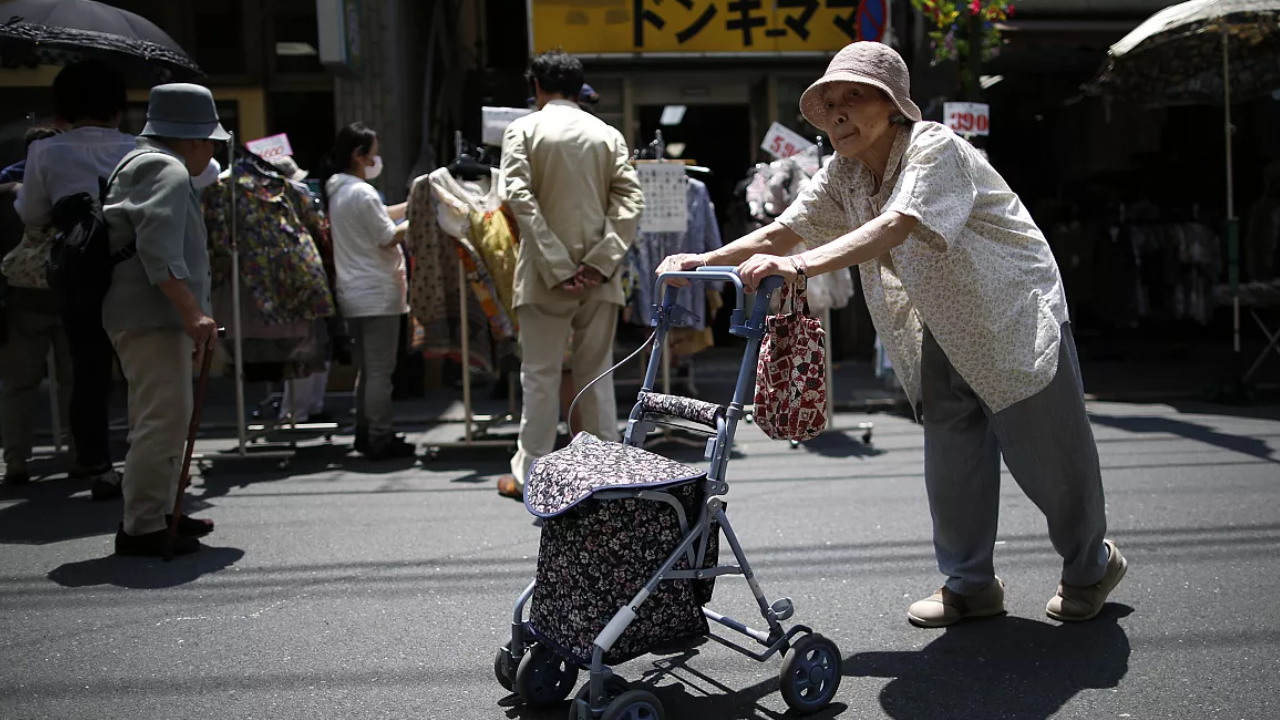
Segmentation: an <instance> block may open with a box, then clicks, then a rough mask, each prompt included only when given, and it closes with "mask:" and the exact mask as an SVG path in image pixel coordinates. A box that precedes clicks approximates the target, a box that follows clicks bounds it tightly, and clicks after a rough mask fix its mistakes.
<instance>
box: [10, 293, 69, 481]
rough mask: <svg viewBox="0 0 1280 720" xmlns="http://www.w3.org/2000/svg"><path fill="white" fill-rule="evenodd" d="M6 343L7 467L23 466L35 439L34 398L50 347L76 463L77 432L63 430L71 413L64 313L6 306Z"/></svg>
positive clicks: (22, 468)
mask: <svg viewBox="0 0 1280 720" xmlns="http://www.w3.org/2000/svg"><path fill="white" fill-rule="evenodd" d="M8 313H9V342H7V343H5V344H4V346H3V347H0V432H3V433H4V462H5V466H6V469H7V471H8V472H17V471H25V470H26V465H27V460H28V459H29V458H30V457H31V447H32V445H33V444H34V443H35V439H34V435H35V417H36V401H37V400H38V399H39V396H40V381H41V380H42V379H43V378H44V376H45V369H46V368H48V366H49V363H48V357H49V348H51V347H52V348H53V356H54V366H55V370H54V372H55V373H56V374H57V380H58V412H59V413H60V414H61V417H62V426H63V432H64V433H65V434H64V437H65V438H66V439H67V441H68V447H69V450H70V453H69V457H70V465H71V467H73V468H74V467H75V466H76V461H77V457H76V441H75V436H73V435H72V434H71V433H69V432H66V427H67V422H68V421H69V418H70V417H71V391H72V385H73V383H74V375H73V373H72V370H71V349H70V347H69V346H68V344H67V333H66V331H65V330H63V328H62V316H61V315H51V314H47V313H39V312H31V311H26V310H17V309H13V308H10V309H9V310H8Z"/></svg>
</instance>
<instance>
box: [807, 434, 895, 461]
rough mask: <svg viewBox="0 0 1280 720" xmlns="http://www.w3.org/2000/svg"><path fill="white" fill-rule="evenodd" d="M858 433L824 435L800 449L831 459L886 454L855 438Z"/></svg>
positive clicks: (809, 441)
mask: <svg viewBox="0 0 1280 720" xmlns="http://www.w3.org/2000/svg"><path fill="white" fill-rule="evenodd" d="M857 432H858V431H856V430H847V431H839V432H829V433H823V434H822V435H819V436H818V437H816V438H814V439H812V440H806V441H805V442H803V443H801V445H800V447H802V448H804V449H805V450H807V451H808V452H810V453H813V454H814V455H821V456H822V457H829V458H849V457H876V456H878V455H883V454H885V451H884V450H881V449H879V448H877V447H875V446H874V445H870V444H868V443H864V442H862V441H861V440H859V439H858V438H857V437H854V434H856V433H857Z"/></svg>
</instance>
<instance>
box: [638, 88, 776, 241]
mask: <svg viewBox="0 0 1280 720" xmlns="http://www.w3.org/2000/svg"><path fill="white" fill-rule="evenodd" d="M663 108H664V106H662V105H641V106H640V108H639V110H640V137H639V138H638V139H637V140H636V147H644V146H645V145H648V144H649V143H650V142H652V141H653V136H654V131H656V130H661V131H662V138H663V139H664V140H665V141H666V143H667V157H668V158H673V159H681V160H683V159H688V160H695V161H697V164H698V165H701V166H702V167H707V168H711V171H712V174H711V175H702V174H698V175H693V177H696V178H698V179H699V180H702V181H703V182H705V183H706V184H707V190H708V191H709V192H710V193H711V202H713V203H715V206H716V215H717V220H718V221H719V223H720V224H721V225H723V224H724V219H725V213H726V211H727V210H728V209H729V205H730V203H731V202H732V201H733V189H734V186H735V185H737V184H738V182H739V181H740V180H742V178H744V177H746V174H747V170H748V169H749V168H750V167H751V162H752V159H753V155H752V152H751V146H752V142H751V106H749V105H689V106H687V108H686V110H685V113H684V117H682V118H681V119H680V122H679V123H678V124H675V125H663V124H662V123H661V121H662V111H663ZM676 151H678V152H679V154H678V155H677V154H675V152H676ZM733 239H734V238H724V241H725V242H729V241H730V240H733Z"/></svg>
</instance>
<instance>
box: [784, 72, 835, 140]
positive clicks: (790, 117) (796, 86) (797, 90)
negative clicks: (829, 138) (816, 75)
mask: <svg viewBox="0 0 1280 720" xmlns="http://www.w3.org/2000/svg"><path fill="white" fill-rule="evenodd" d="M812 82H813V79H812V78H808V79H805V78H798V77H794V78H793V77H780V78H778V90H777V93H778V95H777V97H778V122H779V123H781V124H782V125H784V126H786V127H787V128H789V129H791V130H794V131H796V132H798V133H800V134H801V135H803V136H805V137H806V138H810V139H812V138H815V137H817V136H819V135H823V134H824V133H823V132H822V131H821V130H819V129H818V128H816V127H814V126H812V125H810V124H809V123H808V122H807V121H806V120H805V119H804V116H803V115H801V114H800V96H801V95H803V94H804V91H805V90H807V89H808V88H809V85H810V83H812Z"/></svg>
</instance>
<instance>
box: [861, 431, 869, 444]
mask: <svg viewBox="0 0 1280 720" xmlns="http://www.w3.org/2000/svg"><path fill="white" fill-rule="evenodd" d="M862 444H863V445H870V444H871V431H870V430H868V431H866V432H864V433H862Z"/></svg>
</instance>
